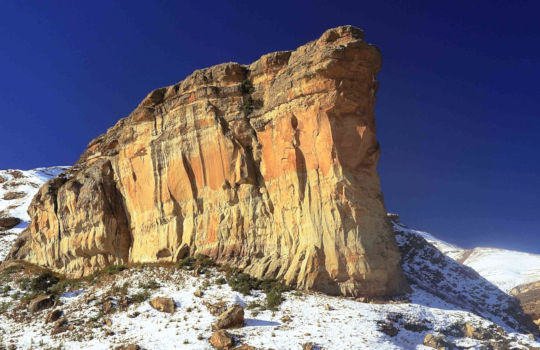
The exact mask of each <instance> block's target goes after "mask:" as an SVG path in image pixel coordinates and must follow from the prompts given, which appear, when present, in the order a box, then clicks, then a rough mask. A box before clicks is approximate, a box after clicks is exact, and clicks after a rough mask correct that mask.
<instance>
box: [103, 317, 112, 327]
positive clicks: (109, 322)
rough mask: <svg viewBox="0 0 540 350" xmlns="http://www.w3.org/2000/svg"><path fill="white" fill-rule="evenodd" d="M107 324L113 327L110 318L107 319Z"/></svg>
mask: <svg viewBox="0 0 540 350" xmlns="http://www.w3.org/2000/svg"><path fill="white" fill-rule="evenodd" d="M105 324H106V325H107V326H108V327H111V326H112V321H111V319H110V318H106V319H105Z"/></svg>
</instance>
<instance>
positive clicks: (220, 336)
mask: <svg viewBox="0 0 540 350" xmlns="http://www.w3.org/2000/svg"><path fill="white" fill-rule="evenodd" d="M209 341H210V344H211V345H212V346H213V347H214V348H216V349H231V348H232V347H233V346H234V338H233V336H232V335H230V334H229V333H228V332H226V331H224V330H222V329H220V330H217V331H215V332H214V334H212V336H211V337H210V340H209Z"/></svg>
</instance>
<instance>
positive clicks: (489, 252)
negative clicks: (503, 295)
mask: <svg viewBox="0 0 540 350" xmlns="http://www.w3.org/2000/svg"><path fill="white" fill-rule="evenodd" d="M463 263H464V264H465V265H467V266H470V267H472V268H473V269H475V270H476V271H478V273H479V274H480V275H482V277H484V278H485V279H487V280H488V281H490V282H492V283H493V284H495V285H497V286H498V287H499V288H500V289H502V290H503V291H505V292H509V291H510V290H511V289H512V288H514V287H517V286H519V285H521V284H526V283H531V282H535V281H539V280H540V255H536V254H529V253H523V252H518V251H512V250H505V249H496V248H475V249H473V250H472V252H471V253H470V255H468V256H467V257H466V259H465V260H464V261H463Z"/></svg>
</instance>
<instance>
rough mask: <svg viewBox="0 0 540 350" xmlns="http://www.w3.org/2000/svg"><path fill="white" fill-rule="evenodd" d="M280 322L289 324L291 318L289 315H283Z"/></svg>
mask: <svg viewBox="0 0 540 350" xmlns="http://www.w3.org/2000/svg"><path fill="white" fill-rule="evenodd" d="M281 322H283V323H289V322H292V318H291V316H289V315H285V316H283V317H282V318H281Z"/></svg>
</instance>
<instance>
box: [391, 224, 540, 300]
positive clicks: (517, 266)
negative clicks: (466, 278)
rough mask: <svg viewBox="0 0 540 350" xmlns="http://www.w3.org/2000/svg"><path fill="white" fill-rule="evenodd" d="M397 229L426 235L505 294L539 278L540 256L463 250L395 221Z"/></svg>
mask: <svg viewBox="0 0 540 350" xmlns="http://www.w3.org/2000/svg"><path fill="white" fill-rule="evenodd" d="M394 230H397V231H403V232H407V233H410V234H414V235H418V236H420V237H423V238H424V239H425V240H426V241H428V242H429V243H431V244H432V245H434V246H435V247H436V248H437V249H439V250H440V251H441V252H442V253H444V254H445V255H446V256H448V257H450V258H452V259H454V260H456V261H458V262H460V263H462V264H464V265H466V266H469V267H471V268H473V269H474V270H476V271H477V272H478V273H479V274H480V275H481V276H482V277H483V278H485V279H487V280H488V281H490V282H491V283H493V284H494V285H496V286H497V287H499V288H500V289H501V290H503V291H504V292H506V293H508V292H509V291H510V290H511V289H512V288H514V287H516V286H519V285H522V284H525V283H530V282H535V281H540V255H537V254H530V253H524V252H518V251H513V250H507V249H500V248H483V247H480V248H474V249H463V248H460V247H457V246H455V245H452V244H450V243H447V242H444V241H442V240H440V239H438V238H436V237H435V236H433V235H431V234H429V233H427V232H423V231H418V230H413V229H410V228H409V227H407V226H405V225H403V224H401V223H398V222H394Z"/></svg>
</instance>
